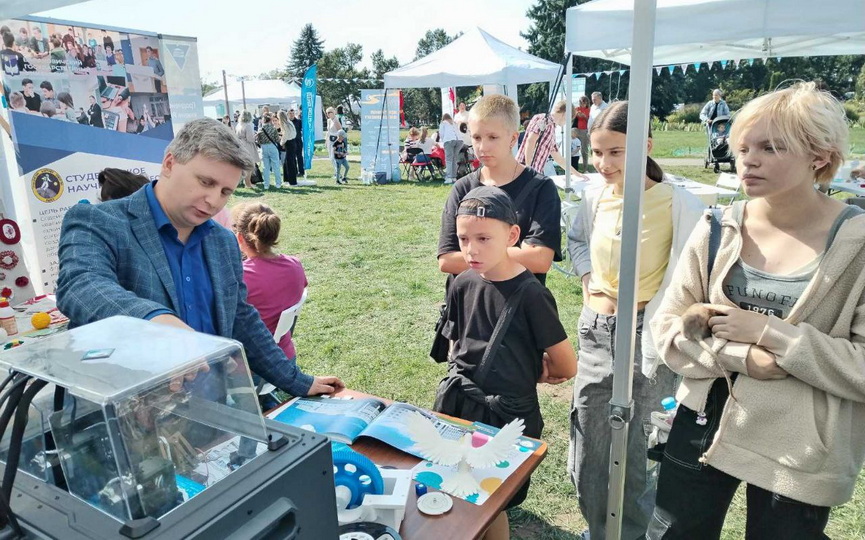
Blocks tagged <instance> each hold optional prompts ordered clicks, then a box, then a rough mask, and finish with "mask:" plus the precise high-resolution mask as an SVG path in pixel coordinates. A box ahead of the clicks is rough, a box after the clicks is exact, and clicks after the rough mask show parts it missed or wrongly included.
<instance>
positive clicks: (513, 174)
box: [480, 161, 520, 187]
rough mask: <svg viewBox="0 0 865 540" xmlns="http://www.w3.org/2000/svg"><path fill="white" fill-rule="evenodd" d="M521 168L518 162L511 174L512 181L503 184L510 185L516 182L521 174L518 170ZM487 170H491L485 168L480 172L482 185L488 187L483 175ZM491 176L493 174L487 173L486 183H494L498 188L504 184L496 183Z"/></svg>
mask: <svg viewBox="0 0 865 540" xmlns="http://www.w3.org/2000/svg"><path fill="white" fill-rule="evenodd" d="M519 168H520V162H519V161H517V162H516V163H514V170H513V172H512V173H511V177H510V179H509V180H508V181H507V182H503V183H502V184H509V183H511V182H513V181H514V180H516V179H517V177H518V176H519V174H517V169H519ZM485 170H489V167H484V168H483V169H481V172H480V179H481V183H482V184H484V185H487V184H486V183H484V174H483V172H484V171H485ZM491 174H492V173H487V178H486V181H487V182H492V183H493V185H494V186H496V187H500V186H501V185H502V184H499V183H497V182H496V181H495V179H493V177H492V176H490V175H491Z"/></svg>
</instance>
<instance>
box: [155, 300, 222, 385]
mask: <svg viewBox="0 0 865 540" xmlns="http://www.w3.org/2000/svg"><path fill="white" fill-rule="evenodd" d="M150 322H155V323H159V324H164V325H166V326H173V327H175V328H182V329H184V330H189V331H190V332H194V331H195V330H193V329H192V328H191V327H190V326H189V325H188V324H186V323H185V322H183V321H181V320H180V319H178V318H177V317H176V316H175V315H171V314H170V313H163V314H162V315H157V316H156V317H153V318H152V319H150ZM208 371H210V366H208V365H207V363H203V364H201V365H200V366H198V369H195V370H192V371H190V372H189V373H187V374H186V375H182V376H179V377H174V378H173V379H171V382H169V383H168V389H169V390H171V391H172V392H180V390H181V389H182V388H183V380H184V379H185V380H187V381H194V380H195V377H196V376H197V375H198V374H199V373H207V372H208Z"/></svg>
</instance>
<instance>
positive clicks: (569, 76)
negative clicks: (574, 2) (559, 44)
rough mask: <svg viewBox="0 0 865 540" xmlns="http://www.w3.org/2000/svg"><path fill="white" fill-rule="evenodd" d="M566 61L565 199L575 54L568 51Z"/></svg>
mask: <svg viewBox="0 0 865 540" xmlns="http://www.w3.org/2000/svg"><path fill="white" fill-rule="evenodd" d="M565 59H566V60H565V61H566V62H567V63H566V64H565V65H566V66H567V67H566V68H565V103H567V106H566V108H565V133H564V137H562V144H563V145H564V146H565V199H568V198H570V196H571V157H572V156H571V124H572V123H573V122H572V118H573V117H574V103H573V99H572V94H573V88H574V61H573V60H574V56H573V55H572V54H571V53H569V52H566V54H565Z"/></svg>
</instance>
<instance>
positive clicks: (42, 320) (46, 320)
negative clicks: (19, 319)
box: [30, 311, 51, 330]
mask: <svg viewBox="0 0 865 540" xmlns="http://www.w3.org/2000/svg"><path fill="white" fill-rule="evenodd" d="M30 324H32V325H33V328H35V329H37V330H42V329H43V328H48V325H50V324H51V315H49V314H47V313H45V312H44V311H40V312H39V313H34V314H33V316H32V317H30Z"/></svg>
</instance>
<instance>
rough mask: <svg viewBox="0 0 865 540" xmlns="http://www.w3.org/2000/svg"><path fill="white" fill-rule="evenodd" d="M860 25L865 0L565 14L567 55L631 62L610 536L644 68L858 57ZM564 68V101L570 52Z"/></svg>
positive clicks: (618, 482)
mask: <svg viewBox="0 0 865 540" xmlns="http://www.w3.org/2000/svg"><path fill="white" fill-rule="evenodd" d="M805 14H806V15H805ZM863 21H865V2H863V0H824V1H822V2H820V3H819V5H815V4H814V3H813V2H810V1H808V0H639V2H636V5H635V1H634V0H595V1H593V2H588V3H586V4H582V5H580V6H576V7H573V8H570V9H568V11H567V15H566V35H565V52H566V53H569V54H570V55H580V56H590V57H594V58H603V59H606V60H614V61H616V62H621V63H624V64H629V65H631V81H630V89H629V98H628V99H629V113H630V114H629V115H628V135H627V139H626V156H627V157H626V164H625V196H624V212H623V226H622V248H621V249H622V256H621V261H622V266H621V268H620V270H619V272H620V274H619V283H620V288H619V299H618V323H617V327H618V328H619V329H620V330H621V331H620V332H619V333H618V334H617V338H616V349H615V350H616V359H615V366H616V367H615V372H614V376H613V381H614V382H613V397H612V399H611V401H610V407H611V408H610V426H611V428H612V430H613V439H612V441H613V442H612V447H611V449H610V452H611V459H610V464H611V465H610V483H609V485H610V489H609V498H608V504H607V536H608V537H609V538H619V537H620V535H621V509H622V498H623V497H622V495H623V492H624V480H625V478H624V471H625V466H626V459H627V456H626V453H625V449H626V441H627V435H628V429H629V420H630V413H631V410H632V409H631V407H632V403H631V384H632V373H633V369H632V366H633V353H634V336H635V329H636V328H635V327H636V325H635V320H636V318H635V315H636V291H637V278H638V273H637V270H638V269H637V261H639V247H640V246H639V231H640V230H641V229H642V223H641V222H642V195H643V188H642V185H643V180H642V179H643V178H644V177H645V171H646V169H645V168H646V142H647V133H648V125H649V103H650V96H651V82H652V65H653V64H658V65H667V64H676V63H687V62H711V61H716V60H728V59H736V58H756V57H762V58H766V57H770V56H773V57H778V56H826V55H838V54H862V53H865V24H863ZM635 23H636V24H635ZM567 66H568V69H567V79H566V86H567V87H568V88H566V95H567V96H570V83H571V66H572V62H571V57H570V56H569V57H568V62H567ZM569 108H570V104H569ZM568 150H570V148H569V145H566V152H567V151H568ZM568 173H569V171H566V175H567V179H566V183H567V184H569V183H570V175H569V174H568Z"/></svg>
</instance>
